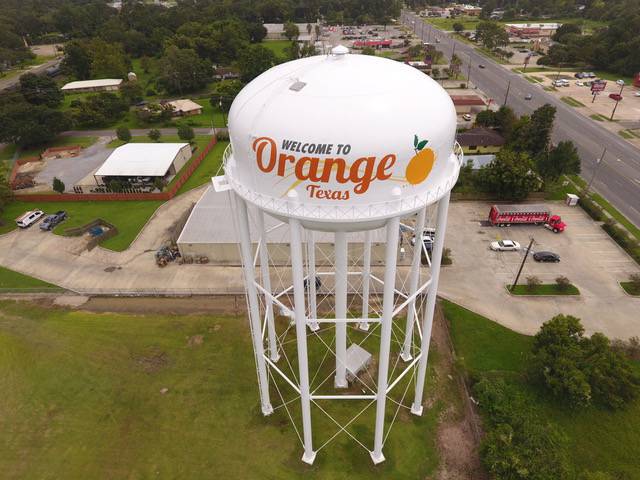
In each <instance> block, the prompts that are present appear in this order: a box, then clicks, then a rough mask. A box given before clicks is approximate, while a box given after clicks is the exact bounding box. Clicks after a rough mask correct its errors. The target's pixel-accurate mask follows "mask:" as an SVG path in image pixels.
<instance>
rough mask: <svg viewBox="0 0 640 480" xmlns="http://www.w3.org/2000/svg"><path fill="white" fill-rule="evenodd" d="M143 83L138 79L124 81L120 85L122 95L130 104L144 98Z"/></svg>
mask: <svg viewBox="0 0 640 480" xmlns="http://www.w3.org/2000/svg"><path fill="white" fill-rule="evenodd" d="M143 93H144V92H143V91H142V85H140V83H139V82H138V81H133V82H124V83H122V84H121V85H120V96H121V97H122V98H124V99H125V100H126V102H127V103H128V104H129V105H135V104H136V103H138V102H141V101H142V99H143V98H144V96H143Z"/></svg>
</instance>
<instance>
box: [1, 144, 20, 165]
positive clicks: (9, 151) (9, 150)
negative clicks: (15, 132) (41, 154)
mask: <svg viewBox="0 0 640 480" xmlns="http://www.w3.org/2000/svg"><path fill="white" fill-rule="evenodd" d="M16 148H17V146H16V145H15V144H13V143H9V144H7V145H4V146H3V147H0V161H2V162H5V161H7V160H11V159H12V158H13V155H14V154H15V153H16Z"/></svg>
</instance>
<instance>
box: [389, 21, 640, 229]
mask: <svg viewBox="0 0 640 480" xmlns="http://www.w3.org/2000/svg"><path fill="white" fill-rule="evenodd" d="M401 18H402V22H403V23H405V24H406V25H408V26H410V27H413V28H414V29H415V31H416V33H417V35H418V36H422V39H423V40H424V41H431V42H434V41H435V39H436V38H437V39H439V40H440V43H439V44H438V49H439V50H441V51H442V52H443V53H444V54H445V55H446V56H447V57H451V54H452V51H453V49H454V46H455V52H456V54H457V55H458V56H459V57H460V58H461V59H462V62H463V67H462V72H465V73H466V72H467V68H468V67H467V66H468V65H469V62H471V83H472V84H474V85H476V86H477V87H478V88H479V89H481V90H482V91H484V92H485V93H486V94H487V95H488V96H489V97H490V98H492V99H494V100H495V101H496V102H497V103H498V104H500V105H502V104H503V103H504V101H505V96H506V92H507V87H508V85H509V83H510V88H509V96H508V99H507V104H508V105H509V106H510V107H511V108H513V110H514V111H515V112H516V113H517V114H519V115H522V114H529V113H531V112H532V111H533V110H535V109H536V108H538V107H540V106H542V105H544V104H545V103H549V104H551V105H553V106H554V107H556V109H557V114H556V121H555V127H554V130H553V137H552V138H553V141H554V142H559V141H561V140H572V141H573V142H574V143H575V145H576V147H577V148H578V152H579V153H580V156H581V158H582V175H583V176H584V178H586V179H587V180H589V179H591V177H592V174H593V172H594V169H595V168H596V165H597V162H596V159H597V158H598V157H600V156H601V155H602V152H603V149H604V148H605V147H606V149H607V152H606V155H605V159H604V161H603V162H602V163H601V164H600V166H599V167H598V172H597V174H596V177H595V180H594V182H593V189H594V190H596V191H598V192H599V193H600V194H602V195H603V196H604V197H605V198H607V200H609V201H610V202H611V203H612V204H613V205H614V206H615V207H616V208H617V209H618V210H620V211H621V212H622V213H623V214H624V215H626V216H627V218H629V219H630V220H631V221H632V222H634V223H635V224H636V225H638V226H640V150H639V149H638V148H636V147H635V146H633V145H631V144H630V143H628V142H626V141H625V140H624V139H622V138H621V137H619V136H618V135H617V134H615V133H612V132H610V131H608V130H605V129H604V128H603V127H601V126H600V125H598V124H597V123H596V122H594V121H593V120H591V119H589V118H587V117H584V116H583V115H580V114H579V113H577V112H576V111H575V110H574V109H573V108H572V107H570V106H568V105H566V104H564V103H563V102H562V101H561V100H560V99H557V98H555V97H553V96H551V95H549V94H548V93H547V92H545V91H544V90H543V89H542V88H541V87H540V86H537V85H533V84H531V83H529V82H527V81H526V80H525V79H524V78H523V77H522V76H521V75H518V74H516V73H512V72H510V71H508V70H507V69H505V68H504V67H502V66H500V65H499V64H497V63H495V62H494V61H493V60H491V59H489V58H487V57H485V56H484V55H482V54H480V53H478V52H477V51H476V50H475V49H474V48H473V47H472V46H470V45H468V44H466V43H464V42H461V41H457V40H455V39H453V38H452V37H450V36H449V35H448V34H447V33H446V32H443V31H441V30H439V29H437V28H435V27H434V26H433V25H431V24H425V25H424V27H423V26H422V25H421V22H423V20H422V19H420V17H418V16H417V15H413V14H412V13H410V12H407V11H405V12H403V14H402V17H401ZM414 21H415V25H414V24H413V23H412V22H414ZM480 64H483V65H485V66H486V67H485V68H483V69H481V68H479V67H478V65H480ZM528 93H530V94H531V95H533V99H532V100H529V101H527V100H525V99H524V97H525V95H526V94H528Z"/></svg>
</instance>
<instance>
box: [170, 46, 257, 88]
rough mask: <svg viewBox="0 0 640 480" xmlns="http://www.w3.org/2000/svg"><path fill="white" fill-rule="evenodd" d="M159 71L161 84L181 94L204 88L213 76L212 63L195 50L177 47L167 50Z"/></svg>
mask: <svg viewBox="0 0 640 480" xmlns="http://www.w3.org/2000/svg"><path fill="white" fill-rule="evenodd" d="M262 48H264V47H262ZM159 70H160V83H161V84H162V85H163V86H164V87H165V88H166V89H167V91H168V92H169V93H181V94H182V93H184V92H192V91H194V90H198V89H200V88H203V87H204V86H205V85H206V84H207V83H208V82H209V81H210V80H211V76H212V74H213V70H212V66H211V63H210V62H209V61H208V60H203V59H201V58H200V57H199V56H198V55H197V54H196V52H195V50H192V49H188V48H182V49H181V48H178V47H175V46H171V47H168V48H167V49H166V51H165V54H164V56H163V57H162V58H161V59H160V62H159Z"/></svg>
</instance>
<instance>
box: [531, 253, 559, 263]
mask: <svg viewBox="0 0 640 480" xmlns="http://www.w3.org/2000/svg"><path fill="white" fill-rule="evenodd" d="M533 259H534V260H535V261H536V262H554V263H558V262H559V261H560V255H558V254H557V253H553V252H536V253H534V254H533Z"/></svg>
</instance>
